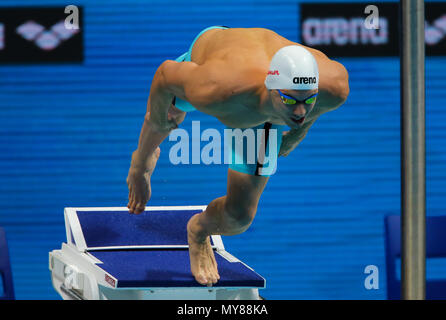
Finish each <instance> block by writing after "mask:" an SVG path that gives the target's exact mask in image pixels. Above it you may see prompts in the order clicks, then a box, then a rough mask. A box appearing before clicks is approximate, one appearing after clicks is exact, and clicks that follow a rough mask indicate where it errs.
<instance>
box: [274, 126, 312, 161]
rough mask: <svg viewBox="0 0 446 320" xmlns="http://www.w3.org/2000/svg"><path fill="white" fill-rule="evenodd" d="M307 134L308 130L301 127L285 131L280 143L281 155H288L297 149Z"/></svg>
mask: <svg viewBox="0 0 446 320" xmlns="http://www.w3.org/2000/svg"><path fill="white" fill-rule="evenodd" d="M306 134H307V132H306V131H303V130H299V129H297V130H295V129H292V130H290V131H287V132H285V133H284V134H283V136H282V144H281V145H280V150H279V157H286V156H288V155H289V154H290V152H291V151H293V150H294V149H296V147H297V146H298V145H299V143H300V142H301V141H302V140H303V139H304V138H305V135H306Z"/></svg>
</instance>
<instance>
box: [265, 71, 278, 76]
mask: <svg viewBox="0 0 446 320" xmlns="http://www.w3.org/2000/svg"><path fill="white" fill-rule="evenodd" d="M268 75H269V76H278V75H279V70H269V71H268Z"/></svg>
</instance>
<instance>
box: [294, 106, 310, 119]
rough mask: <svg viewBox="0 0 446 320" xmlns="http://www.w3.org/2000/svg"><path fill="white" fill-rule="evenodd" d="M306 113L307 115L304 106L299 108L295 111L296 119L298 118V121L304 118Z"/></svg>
mask: <svg viewBox="0 0 446 320" xmlns="http://www.w3.org/2000/svg"><path fill="white" fill-rule="evenodd" d="M306 113H307V110H305V107H304V106H303V105H300V106H297V107H296V108H295V109H294V110H293V115H294V117H296V118H298V119H299V118H302V117H304V116H305V114H306Z"/></svg>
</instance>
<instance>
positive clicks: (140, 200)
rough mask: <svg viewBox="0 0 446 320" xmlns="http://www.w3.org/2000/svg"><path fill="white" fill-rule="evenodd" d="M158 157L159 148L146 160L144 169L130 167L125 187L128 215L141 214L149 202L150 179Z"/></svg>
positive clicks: (150, 192)
mask: <svg viewBox="0 0 446 320" xmlns="http://www.w3.org/2000/svg"><path fill="white" fill-rule="evenodd" d="M133 156H134V155H133ZM159 156H160V148H159V147H158V148H157V149H156V151H155V152H154V153H153V155H152V156H151V157H149V159H147V163H146V166H145V168H141V167H137V166H134V165H131V166H130V169H129V173H128V176H127V186H128V188H129V202H128V204H127V208H129V213H135V214H140V213H142V212H143V211H144V209H145V207H146V204H147V202H148V201H149V200H150V197H151V195H152V190H151V186H150V178H151V176H152V173H153V170H154V169H155V166H156V162H157V161H158V158H159ZM132 164H133V161H132Z"/></svg>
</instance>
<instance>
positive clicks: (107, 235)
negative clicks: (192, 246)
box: [65, 206, 224, 251]
mask: <svg viewBox="0 0 446 320" xmlns="http://www.w3.org/2000/svg"><path fill="white" fill-rule="evenodd" d="M204 209H206V206H181V207H174V206H170V207H147V209H146V210H145V211H144V212H143V213H141V214H138V215H136V214H130V213H129V212H128V209H127V208H126V207H117V208H65V226H66V231H67V241H68V243H71V244H73V245H75V246H76V248H77V249H78V250H79V251H94V250H104V249H109V250H110V249H126V248H128V249H136V248H141V249H143V248H187V247H188V243H187V230H186V225H187V222H188V221H189V219H190V218H191V217H192V216H193V215H194V214H196V213H200V212H202V211H203V210H204ZM220 239H221V238H220V237H218V239H216V237H211V244H212V245H213V247H217V248H221V249H224V248H223V243H222V242H221V240H220Z"/></svg>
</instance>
